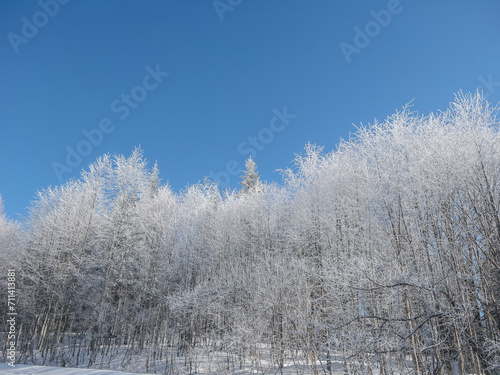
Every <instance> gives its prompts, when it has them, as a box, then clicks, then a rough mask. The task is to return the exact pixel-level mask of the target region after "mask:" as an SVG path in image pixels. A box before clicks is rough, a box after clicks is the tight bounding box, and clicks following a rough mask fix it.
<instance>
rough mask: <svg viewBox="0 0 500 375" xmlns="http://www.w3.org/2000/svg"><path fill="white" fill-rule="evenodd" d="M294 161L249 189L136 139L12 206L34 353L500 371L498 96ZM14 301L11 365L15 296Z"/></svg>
mask: <svg viewBox="0 0 500 375" xmlns="http://www.w3.org/2000/svg"><path fill="white" fill-rule="evenodd" d="M280 173H281V176H282V178H281V181H282V182H280V183H265V182H261V181H260V178H259V175H258V171H257V166H256V164H255V163H254V162H253V161H252V160H248V161H247V164H246V171H245V172H244V176H243V179H242V187H241V188H240V189H234V190H227V189H226V190H222V189H220V188H219V187H218V186H217V184H216V183H215V182H213V181H210V180H209V179H206V180H204V181H202V182H200V183H198V184H195V185H192V186H188V187H186V188H185V189H183V190H182V191H179V192H175V191H173V190H172V188H171V187H170V186H169V185H168V183H162V180H161V179H160V175H159V170H158V167H157V166H156V164H155V165H153V166H150V164H148V162H147V161H146V160H145V157H144V156H143V152H142V150H141V149H140V148H137V149H135V150H134V151H133V152H132V153H131V155H130V156H128V157H125V156H122V155H104V156H102V157H100V158H98V159H97V160H96V161H95V162H94V163H93V164H91V165H90V166H89V167H88V168H86V169H85V170H84V171H83V172H82V174H81V178H80V179H78V180H71V181H68V182H66V183H65V184H63V185H60V186H57V187H50V188H47V189H45V190H43V191H40V192H38V193H37V196H36V199H35V200H34V201H33V202H31V204H30V207H29V215H27V217H26V218H25V219H24V220H21V221H13V220H9V219H7V217H6V215H4V214H1V210H0V257H1V263H0V274H1V275H2V280H4V281H5V280H6V279H7V275H8V272H9V270H12V269H14V270H15V271H16V288H17V290H16V292H17V297H16V304H17V305H16V306H17V307H16V308H17V313H18V315H17V317H16V319H17V323H16V333H17V335H16V350H17V358H16V361H17V362H19V363H34V364H39V365H53V366H64V367H88V368H104V369H109V368H111V369H118V370H125V371H134V372H143V373H162V374H195V373H213V374H223V373H225V374H236V373H250V372H252V373H269V374H277V373H284V372H286V373H290V374H292V373H293V374H329V375H330V374H334V373H337V372H338V373H341V374H342V373H345V374H381V375H389V374H415V375H418V374H426V375H427V374H429V375H430V374H436V375H437V374H443V375H444V374H463V375H465V374H488V375H490V374H491V375H493V374H495V375H498V374H500V212H499V210H500V135H499V121H498V118H497V108H494V107H492V105H491V104H490V103H488V102H487V101H486V100H484V98H483V97H482V96H481V95H480V94H457V95H456V98H455V100H454V102H453V103H451V104H450V106H449V108H447V109H446V110H444V111H442V112H438V113H435V114H434V113H432V114H428V115H421V114H418V113H416V112H414V111H412V107H411V106H406V107H404V108H403V109H402V110H401V111H397V112H396V113H395V114H393V115H391V116H390V117H388V118H387V119H386V120H384V121H382V122H377V121H375V122H374V123H373V124H370V125H367V126H359V127H358V128H357V130H356V132H355V133H354V134H352V135H351V137H350V139H349V140H340V141H339V143H338V146H337V147H336V148H335V150H333V151H331V152H324V151H323V149H322V148H321V147H318V146H315V145H311V144H308V145H307V146H306V147H305V150H304V151H303V152H302V153H301V154H298V155H297V156H296V159H295V163H294V167H292V168H289V169H284V170H281V171H280ZM6 283H7V282H6V281H5V282H4V284H5V285H6ZM4 290H5V292H2V293H6V288H4ZM2 298H4V297H2ZM0 317H1V318H0V320H1V324H2V328H0V335H1V337H2V345H3V347H2V348H3V358H2V359H3V361H5V362H6V361H7V359H6V356H7V352H8V340H7V327H8V323H7V319H8V315H7V306H6V304H5V303H2V305H1V306H0Z"/></svg>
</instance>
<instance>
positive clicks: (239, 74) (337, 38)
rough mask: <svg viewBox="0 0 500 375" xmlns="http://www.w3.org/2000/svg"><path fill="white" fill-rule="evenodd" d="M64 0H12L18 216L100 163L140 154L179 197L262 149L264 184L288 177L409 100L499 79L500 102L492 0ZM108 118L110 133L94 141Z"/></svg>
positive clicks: (431, 106)
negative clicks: (41, 195) (303, 157)
mask: <svg viewBox="0 0 500 375" xmlns="http://www.w3.org/2000/svg"><path fill="white" fill-rule="evenodd" d="M55 1H56V0H41V2H37V1H25V0H10V1H9V0H0V31H1V32H0V35H1V40H0V56H1V59H0V64H1V69H0V83H1V84H0V194H1V195H2V197H3V200H4V204H5V210H6V213H7V214H8V216H9V217H10V218H13V219H20V216H19V215H26V211H25V209H24V208H25V207H26V206H28V205H29V202H30V200H32V199H33V198H34V196H35V193H36V191H37V190H39V189H42V188H44V187H48V186H50V185H58V184H60V182H61V180H66V179H68V178H76V177H78V176H79V173H80V171H81V169H82V168H87V166H88V165H89V164H90V163H92V162H93V161H94V160H95V159H96V158H97V157H98V156H100V155H102V154H104V153H111V154H114V153H120V154H126V155H128V154H130V152H131V151H132V150H133V149H134V147H135V146H139V145H141V147H142V148H143V149H144V154H145V157H146V158H147V159H148V160H149V161H150V162H151V163H153V162H154V161H155V160H157V161H158V165H159V168H160V177H161V178H162V180H163V181H164V182H166V181H168V182H169V183H170V184H171V186H172V187H173V188H174V190H176V191H178V190H180V189H182V188H183V187H185V186H186V185H188V184H193V183H196V182H198V181H199V180H202V179H203V178H204V176H208V175H210V173H211V172H213V173H218V172H220V171H223V172H231V173H236V172H235V171H234V170H233V169H238V166H239V167H240V169H241V167H242V166H243V164H244V161H245V159H246V158H247V157H248V156H249V153H250V151H252V150H251V148H253V149H254V151H255V152H254V156H255V158H254V159H255V161H256V162H257V165H258V167H259V170H260V172H261V175H262V179H263V180H267V181H274V180H277V181H279V180H280V176H279V173H277V172H275V170H276V169H279V168H286V167H288V166H291V161H292V160H293V158H294V155H295V154H296V153H300V152H302V150H303V147H304V145H305V144H306V143H307V142H311V143H315V144H318V145H322V146H324V147H325V150H326V151H329V150H332V149H334V148H335V147H336V145H337V144H338V142H339V140H340V138H348V137H349V132H353V131H355V128H354V127H353V126H352V124H353V123H354V124H359V123H364V124H367V123H369V122H373V120H374V119H375V118H377V119H384V118H385V117H386V116H388V115H390V114H391V113H393V112H394V111H395V110H396V109H400V108H401V107H402V106H403V105H404V104H405V103H408V102H409V101H411V100H412V99H415V101H414V109H415V110H418V111H419V112H422V113H428V112H429V111H436V110H439V109H445V108H446V107H447V106H448V103H449V102H450V101H451V100H452V99H453V94H454V93H455V92H457V91H458V90H460V89H462V90H464V91H474V90H475V89H476V88H477V87H478V86H479V85H480V84H481V83H482V82H483V86H484V82H488V81H489V82H490V83H489V84H488V83H487V84H486V86H488V88H486V89H485V92H486V93H487V94H488V95H489V99H490V100H491V101H493V102H495V103H497V102H498V101H499V100H500V48H499V47H500V38H499V35H500V22H499V21H498V18H499V16H500V2H498V1H494V0H491V1H480V0H468V1H463V0H439V1H436V0H412V1H410V0H401V1H400V2H399V4H398V1H397V0H390V1H387V0H384V1H378V0H377V1H375V0H369V1H368V0H367V1H361V0H358V1H354V0H334V1H325V0H315V1H313V0H301V1H299V0H281V1H278V0H276V1H269V0H243V1H239V0H220V1H218V2H215V4H214V2H213V1H211V0H207V1H181V0H175V1H174V0H165V1H158V0H157V1H153V0H140V1H139V0H135V1H131V0H107V1H98V0H93V1H90V0H88V1H83V0H72V1H68V0H58V2H56V3H55ZM55 4H57V6H56V5H55ZM231 4H232V5H231ZM216 8H217V9H216ZM372 11H374V12H372ZM49 13H50V14H49ZM388 15H390V19H389V16H388ZM37 25H38V26H37ZM355 28H357V29H355ZM360 31H361V32H362V33H363V34H364V35H361V34H360ZM366 34H369V35H366ZM370 35H371V36H370ZM367 38H368V39H367ZM341 43H345V44H341ZM348 45H349V46H348ZM341 46H343V49H342V48H341ZM343 50H344V51H343ZM346 51H347V52H346ZM346 57H347V58H346ZM348 60H350V62H348ZM148 67H149V68H148ZM155 71H156V73H155ZM167 72H168V73H169V75H168V76H166V73H167ZM148 75H149V76H148ZM490 91H491V92H490ZM122 95H124V96H122ZM127 95H128V96H127ZM134 98H135V99H136V100H135V99H134ZM284 107H286V113H287V115H286V116H288V118H287V117H284V119H285V121H283V120H282V119H280V118H279V116H278V117H277V116H276V113H281V117H283V114H282V112H283V110H284ZM292 115H295V117H294V118H292V117H293V116H292ZM275 117H276V118H275ZM108 119H109V120H108ZM101 123H102V124H101ZM100 124H101V125H102V128H103V129H104V130H105V131H107V132H108V133H102V139H101V138H100V136H98V134H97V133H96V132H93V133H92V134H94V137H95V138H94V142H95V145H94V144H91V143H90V142H89V141H85V140H86V139H87V138H86V137H85V135H84V134H83V133H82V132H83V131H87V132H92V130H93V129H99V126H100ZM99 132H102V131H101V130H99ZM248 137H255V138H256V140H255V138H251V139H253V141H252V142H257V145H258V148H260V150H258V149H257V146H252V145H250V144H249V138H248ZM271 138H272V140H271ZM251 139H250V140H251ZM244 142H245V143H244ZM265 142H267V143H265ZM78 145H80V151H81V153H80V154H79V156H78V157H81V160H79V159H75V158H73V159H70V161H72V163H73V165H75V166H74V167H72V168H70V166H68V165H67V163H66V157H67V154H68V149H67V147H68V146H69V147H70V148H71V149H72V150H75V152H77V151H76V150H77V148H78ZM89 145H91V148H90V149H89V148H88V146H89ZM83 154H85V155H83ZM232 161H234V162H232ZM54 162H56V163H59V164H56V165H58V166H59V167H61V166H64V165H65V166H66V167H65V168H66V169H64V167H63V169H60V170H59V171H60V173H59V176H58V175H57V173H56V172H55V170H54ZM228 162H229V163H230V166H229V169H228V168H227V163H228ZM69 169H71V172H69ZM240 174H241V173H239V171H238V173H237V175H240ZM218 176H219V177H221V176H222V175H221V174H219V175H218ZM221 179H223V178H222V177H221ZM223 180H224V179H223ZM239 180H240V179H239V177H238V176H231V179H230V181H229V186H230V187H237V186H238V181H239ZM225 182H226V181H223V183H225Z"/></svg>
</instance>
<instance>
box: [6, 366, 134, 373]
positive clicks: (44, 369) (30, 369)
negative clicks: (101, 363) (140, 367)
mask: <svg viewBox="0 0 500 375" xmlns="http://www.w3.org/2000/svg"><path fill="white" fill-rule="evenodd" d="M38 374H44V375H134V374H132V373H130V372H121V371H110V370H92V369H79V368H67V367H48V366H31V365H16V367H12V366H9V365H8V364H6V363H0V375H38Z"/></svg>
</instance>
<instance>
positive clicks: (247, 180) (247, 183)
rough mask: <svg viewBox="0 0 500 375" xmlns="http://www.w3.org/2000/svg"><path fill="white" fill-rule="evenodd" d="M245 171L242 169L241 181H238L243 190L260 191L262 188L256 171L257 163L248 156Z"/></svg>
mask: <svg viewBox="0 0 500 375" xmlns="http://www.w3.org/2000/svg"><path fill="white" fill-rule="evenodd" d="M245 167H246V171H243V173H244V174H243V175H242V176H240V177H241V178H242V179H243V181H241V182H240V184H241V185H242V189H243V191H244V192H251V191H260V190H261V189H262V183H261V182H260V175H259V173H258V172H257V164H255V162H254V161H253V160H252V157H251V156H250V157H249V158H248V160H247V161H246V162H245Z"/></svg>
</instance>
